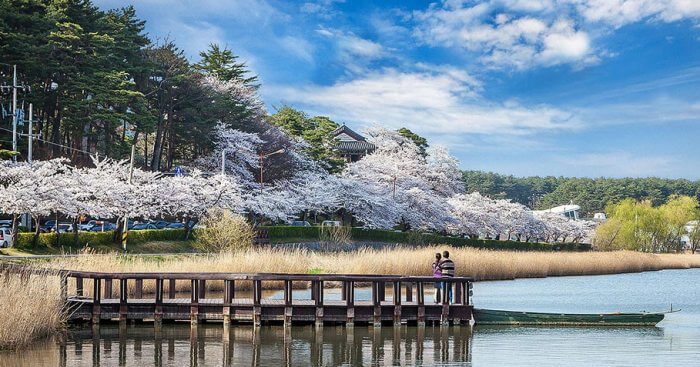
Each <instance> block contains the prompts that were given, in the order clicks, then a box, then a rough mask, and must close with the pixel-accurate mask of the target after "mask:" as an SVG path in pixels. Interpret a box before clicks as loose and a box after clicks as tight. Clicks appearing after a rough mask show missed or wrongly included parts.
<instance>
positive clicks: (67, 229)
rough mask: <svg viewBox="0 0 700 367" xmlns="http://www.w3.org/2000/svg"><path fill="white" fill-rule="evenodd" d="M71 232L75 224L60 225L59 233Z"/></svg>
mask: <svg viewBox="0 0 700 367" xmlns="http://www.w3.org/2000/svg"><path fill="white" fill-rule="evenodd" d="M54 229H55V228H54ZM71 232H73V224H72V223H58V233H71Z"/></svg>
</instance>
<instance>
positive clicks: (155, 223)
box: [151, 220, 170, 229]
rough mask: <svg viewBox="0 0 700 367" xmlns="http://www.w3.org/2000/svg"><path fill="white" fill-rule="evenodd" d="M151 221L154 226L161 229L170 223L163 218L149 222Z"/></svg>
mask: <svg viewBox="0 0 700 367" xmlns="http://www.w3.org/2000/svg"><path fill="white" fill-rule="evenodd" d="M151 223H153V224H154V225H155V226H156V227H158V229H163V228H165V227H167V226H168V224H170V222H168V221H165V220H159V221H157V222H151Z"/></svg>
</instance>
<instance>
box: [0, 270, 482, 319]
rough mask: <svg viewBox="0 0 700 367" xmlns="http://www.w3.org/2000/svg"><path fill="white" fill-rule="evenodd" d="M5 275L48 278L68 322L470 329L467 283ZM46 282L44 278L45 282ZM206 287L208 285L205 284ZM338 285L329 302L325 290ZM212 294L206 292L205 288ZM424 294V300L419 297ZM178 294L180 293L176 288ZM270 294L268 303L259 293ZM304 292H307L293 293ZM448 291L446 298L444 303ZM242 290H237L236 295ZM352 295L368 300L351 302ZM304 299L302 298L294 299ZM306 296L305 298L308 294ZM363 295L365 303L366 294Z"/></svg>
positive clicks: (335, 277) (390, 278)
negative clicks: (57, 290) (436, 299)
mask: <svg viewBox="0 0 700 367" xmlns="http://www.w3.org/2000/svg"><path fill="white" fill-rule="evenodd" d="M0 271H1V272H2V276H3V277H9V276H11V275H12V274H16V275H15V276H17V275H18V276H20V277H21V278H22V279H26V280H28V279H29V277H34V276H42V277H54V278H58V280H59V281H60V289H61V297H62V299H63V300H64V301H65V302H66V304H67V307H68V308H69V310H70V311H71V313H70V319H69V321H71V322H80V321H88V322H92V323H93V324H100V323H101V322H112V321H115V322H116V321H118V322H127V321H152V322H154V323H155V324H156V325H160V324H161V323H162V322H163V321H189V322H190V323H191V324H192V325H197V324H198V323H200V322H209V321H213V322H223V323H224V325H229V324H231V323H252V324H253V325H256V326H259V325H262V324H275V323H277V324H283V325H285V326H288V325H292V324H301V323H312V324H313V323H315V324H316V325H317V326H323V325H324V324H334V325H337V324H343V325H347V326H353V325H355V324H369V325H374V326H381V325H395V326H398V325H402V324H410V325H418V326H425V325H426V323H429V324H440V325H460V324H470V323H471V321H472V311H473V306H472V303H471V288H472V279H471V278H466V277H454V278H441V279H440V282H441V283H442V289H441V292H440V293H441V299H440V300H439V302H434V301H433V294H434V290H433V289H434V284H435V278H432V277H413V276H400V275H359V274H328V275H309V274H283V273H275V274H272V273H253V274H242V273H106V272H86V271H73V270H58V269H45V268H36V267H28V266H25V265H18V264H9V263H3V264H0ZM48 280H49V279H48V278H47V281H48ZM212 285H213V286H214V287H211V286H212ZM331 286H332V287H338V288H339V290H340V296H338V294H337V292H336V293H335V295H334V296H332V297H329V296H328V295H327V294H326V290H327V289H328V288H329V287H331ZM212 288H213V289H214V290H215V291H208V289H212ZM426 288H428V289H430V291H428V293H429V294H428V299H426ZM183 289H184V290H185V291H184V292H183V291H182V290H183ZM264 289H265V290H267V289H278V290H280V291H277V292H274V294H275V296H274V297H269V296H268V297H264V296H263V294H264V293H263V290H264ZM295 289H296V290H303V289H308V290H310V292H308V291H305V292H298V291H297V292H294V290H295ZM450 289H451V293H452V298H451V299H450V298H448V290H450ZM242 290H245V291H242ZM358 292H360V293H361V294H362V295H365V298H368V299H357V294H358ZM300 293H304V295H306V297H302V296H303V295H301V294H300ZM309 293H310V296H309ZM368 294H369V295H371V297H366V296H367V295H368Z"/></svg>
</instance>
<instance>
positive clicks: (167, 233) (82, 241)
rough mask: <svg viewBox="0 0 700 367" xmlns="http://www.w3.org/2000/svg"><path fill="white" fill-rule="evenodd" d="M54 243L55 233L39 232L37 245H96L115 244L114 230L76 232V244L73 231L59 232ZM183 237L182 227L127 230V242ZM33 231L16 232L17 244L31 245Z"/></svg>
mask: <svg viewBox="0 0 700 367" xmlns="http://www.w3.org/2000/svg"><path fill="white" fill-rule="evenodd" d="M59 236H60V237H59V240H58V245H56V234H55V233H41V234H39V239H38V241H37V247H54V248H55V247H59V248H60V247H84V246H90V247H98V246H112V245H115V242H114V241H113V238H114V232H113V231H105V232H78V244H77V246H76V244H75V240H74V237H73V233H61V234H59ZM184 238H185V230H184V229H151V230H148V229H147V230H140V231H129V239H128V241H129V242H128V243H144V242H150V241H177V240H182V239H184ZM33 240H34V233H18V237H17V245H16V247H19V248H30V247H32V241H33Z"/></svg>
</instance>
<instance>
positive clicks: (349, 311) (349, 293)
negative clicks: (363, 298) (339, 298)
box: [343, 280, 355, 327]
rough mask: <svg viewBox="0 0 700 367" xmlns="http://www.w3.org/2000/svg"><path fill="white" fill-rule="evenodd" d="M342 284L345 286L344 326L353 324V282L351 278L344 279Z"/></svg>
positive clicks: (352, 325)
mask: <svg viewBox="0 0 700 367" xmlns="http://www.w3.org/2000/svg"><path fill="white" fill-rule="evenodd" d="M343 285H344V288H345V294H344V296H345V297H344V298H345V299H344V300H345V312H346V314H345V315H346V316H345V327H354V326H355V282H353V281H351V280H344V281H343Z"/></svg>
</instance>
